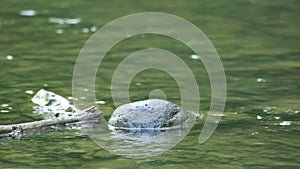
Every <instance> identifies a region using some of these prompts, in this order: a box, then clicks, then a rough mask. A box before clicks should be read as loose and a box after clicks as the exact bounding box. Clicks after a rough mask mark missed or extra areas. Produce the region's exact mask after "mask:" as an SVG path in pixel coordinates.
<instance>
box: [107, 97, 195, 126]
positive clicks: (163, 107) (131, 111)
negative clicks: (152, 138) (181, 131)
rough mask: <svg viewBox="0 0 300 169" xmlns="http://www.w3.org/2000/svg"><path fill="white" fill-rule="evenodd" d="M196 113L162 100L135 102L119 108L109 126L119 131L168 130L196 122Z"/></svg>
mask: <svg viewBox="0 0 300 169" xmlns="http://www.w3.org/2000/svg"><path fill="white" fill-rule="evenodd" d="M196 117H197V115H196V113H191V112H186V111H184V110H183V109H182V108H181V107H180V106H178V105H176V104H174V103H171V102H168V101H165V100H160V99H150V100H144V101H138V102H133V103H129V104H125V105H122V106H120V107H118V108H117V109H116V110H115V111H114V113H113V114H112V116H111V118H110V120H109V121H108V124H109V125H110V126H112V127H114V128H117V129H118V128H119V129H168V128H173V127H179V126H180V125H182V124H184V123H188V122H191V121H194V120H195V118H196Z"/></svg>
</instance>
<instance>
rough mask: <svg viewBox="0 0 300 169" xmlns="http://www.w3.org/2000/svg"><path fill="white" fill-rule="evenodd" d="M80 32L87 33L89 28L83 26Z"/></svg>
mask: <svg viewBox="0 0 300 169" xmlns="http://www.w3.org/2000/svg"><path fill="white" fill-rule="evenodd" d="M82 32H83V33H89V32H90V30H89V28H83V29H82Z"/></svg>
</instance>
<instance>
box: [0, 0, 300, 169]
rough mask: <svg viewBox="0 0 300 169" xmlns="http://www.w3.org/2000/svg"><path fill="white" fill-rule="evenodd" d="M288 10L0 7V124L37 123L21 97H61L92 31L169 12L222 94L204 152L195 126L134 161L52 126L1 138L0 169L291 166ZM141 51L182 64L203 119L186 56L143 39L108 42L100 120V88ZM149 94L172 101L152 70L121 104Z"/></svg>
mask: <svg viewBox="0 0 300 169" xmlns="http://www.w3.org/2000/svg"><path fill="white" fill-rule="evenodd" d="M297 2H298V1H296V0H294V1H293V0H289V1H272V2H271V1H268V2H267V1H256V0H235V1H226V2H225V1H224V2H223V1H218V2H217V1H216V2H211V1H206V0H203V1H198V0H194V1H188V2H186V1H180V0H176V1H172V2H171V1H163V2H161V1H159V2H158V1H157V2H156V1H151V2H149V1H127V0H125V1H122V2H115V1H113V2H111V1H105V0H102V1H90V2H84V1H79V0H75V1H71V2H69V1H57V0H54V1H40V2H32V1H29V0H25V1H19V0H2V1H1V3H0V4H1V5H0V70H1V71H0V77H1V80H0V110H1V112H0V114H1V116H0V124H11V123H20V122H27V121H33V120H37V119H41V118H42V117H41V116H38V115H36V114H33V113H32V111H33V110H32V107H33V106H34V104H33V103H31V101H30V98H31V97H32V96H33V95H31V94H30V93H31V90H32V91H33V92H36V91H38V90H39V89H41V88H44V89H46V90H50V91H53V92H55V93H58V94H60V95H62V96H65V97H69V96H71V95H72V75H73V69H74V64H75V62H76V59H77V56H78V54H79V52H80V49H81V48H82V46H83V45H84V43H85V42H86V40H87V39H88V38H89V37H90V36H91V35H92V33H93V31H95V28H100V27H101V26H103V25H104V24H106V23H107V22H110V21H112V20H114V19H117V18H119V17H122V16H124V15H128V14H132V13H136V12H145V11H157V12H165V13H170V14H174V15H177V16H179V17H182V18H185V19H187V20H188V21H190V22H192V23H193V24H195V25H196V26H197V27H199V28H200V29H201V30H202V31H203V32H204V33H205V34H206V35H207V36H208V37H209V38H210V40H211V41H212V43H213V44H214V46H215V48H216V50H217V51H218V53H219V55H220V58H221V60H222V63H223V66H224V69H225V73H226V79H227V87H228V94H227V103H226V108H225V111H224V117H223V118H222V120H221V122H220V124H219V126H218V128H217V130H216V131H215V133H214V135H213V136H212V137H211V138H210V139H209V140H208V141H207V142H205V143H204V144H198V136H199V133H200V129H201V127H202V126H203V122H204V121H200V122H197V123H196V124H195V126H194V127H193V128H192V130H191V131H190V132H189V134H188V136H187V137H185V138H184V139H183V140H182V141H181V142H180V143H179V144H178V145H177V146H175V147H174V148H172V149H171V150H170V151H168V152H166V153H164V154H162V155H160V156H157V157H151V158H147V159H144V160H138V161H136V160H134V159H130V158H125V157H122V156H117V155H114V154H112V153H110V152H108V151H105V150H104V149H102V148H101V147H99V146H98V145H97V144H95V143H94V142H93V141H92V140H91V139H90V138H89V137H88V136H87V135H86V134H85V133H84V132H83V131H80V130H78V129H76V127H71V126H65V127H62V126H57V127H53V128H50V129H47V130H46V131H35V132H34V133H32V134H29V135H25V136H24V137H22V138H21V139H20V140H13V139H1V142H0V166H1V168H42V167H47V168H49V167H50V168H71V167H73V168H299V167H300V165H299V164H300V161H299V156H300V152H299V149H300V146H299V145H300V141H299V133H300V132H299V131H300V124H299V123H300V112H299V111H300V104H299V103H300V97H299V96H300V90H299V86H300V80H299V73H300V71H299V70H300V69H299V68H300V49H299V43H300V40H299V35H300V34H299V33H298V30H299V28H300V23H299V22H298V18H299V16H300V5H299V3H297ZM24 10H25V11H24ZM26 10H27V11H26ZM28 10H29V11H28ZM30 10H33V11H35V12H33V11H30ZM53 18H56V20H55V19H53ZM54 21H55V22H54ZM148 47H156V48H163V49H165V50H169V51H172V52H173V53H175V54H177V55H178V56H180V57H181V58H182V59H183V60H184V61H185V62H186V63H187V64H188V65H189V66H190V68H191V69H192V71H193V72H194V74H195V76H196V78H197V82H198V83H199V84H200V85H199V90H200V93H201V107H200V112H199V113H203V114H204V115H205V114H206V113H207V111H208V109H209V106H210V86H209V81H208V76H207V73H206V72H205V69H204V67H203V65H202V64H201V62H200V61H199V60H193V59H191V58H190V56H191V55H192V54H193V53H192V52H191V50H190V49H188V48H187V47H186V46H185V45H183V44H182V43H179V42H177V41H176V40H174V39H171V38H167V37H163V36H159V35H150V34H145V35H141V36H135V37H132V38H129V39H128V40H124V41H122V42H121V43H119V44H117V45H116V46H115V47H114V48H113V49H112V50H111V51H110V52H109V53H108V54H107V56H106V57H105V59H104V61H103V65H101V68H100V69H99V70H98V74H97V79H96V84H97V85H96V93H97V100H103V101H105V102H106V104H103V105H99V106H100V109H101V110H102V111H103V113H104V117H105V118H106V119H108V118H109V117H110V115H111V113H112V112H113V110H114V109H115V107H114V104H113V101H112V99H111V93H110V82H111V76H112V74H113V71H114V70H115V68H116V66H117V65H118V63H120V61H121V60H122V59H123V58H124V57H126V56H127V55H129V54H131V53H133V52H135V51H137V50H140V49H144V48H148ZM157 88H159V89H162V90H163V91H164V92H165V94H166V97H167V98H168V100H169V101H172V102H174V103H177V104H179V103H180V93H179V89H178V86H177V84H176V82H175V81H174V79H173V78H172V77H170V76H169V75H168V74H166V73H164V72H161V71H158V70H148V71H145V72H142V73H140V74H139V75H138V76H136V77H135V78H134V79H133V81H132V83H131V86H130V96H131V99H132V100H133V101H136V100H143V99H147V98H148V96H149V93H150V92H151V91H152V90H153V89H157ZM26 91H27V92H26ZM6 104H7V105H6ZM72 128H73V129H72Z"/></svg>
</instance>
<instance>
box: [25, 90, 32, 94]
mask: <svg viewBox="0 0 300 169" xmlns="http://www.w3.org/2000/svg"><path fill="white" fill-rule="evenodd" d="M25 93H27V94H33V93H34V92H33V91H32V90H26V91H25Z"/></svg>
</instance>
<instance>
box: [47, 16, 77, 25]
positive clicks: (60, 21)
mask: <svg viewBox="0 0 300 169" xmlns="http://www.w3.org/2000/svg"><path fill="white" fill-rule="evenodd" d="M49 22H50V23H56V24H58V25H62V26H63V25H76V24H79V23H80V22H81V19H80V18H56V17H51V18H49Z"/></svg>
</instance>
